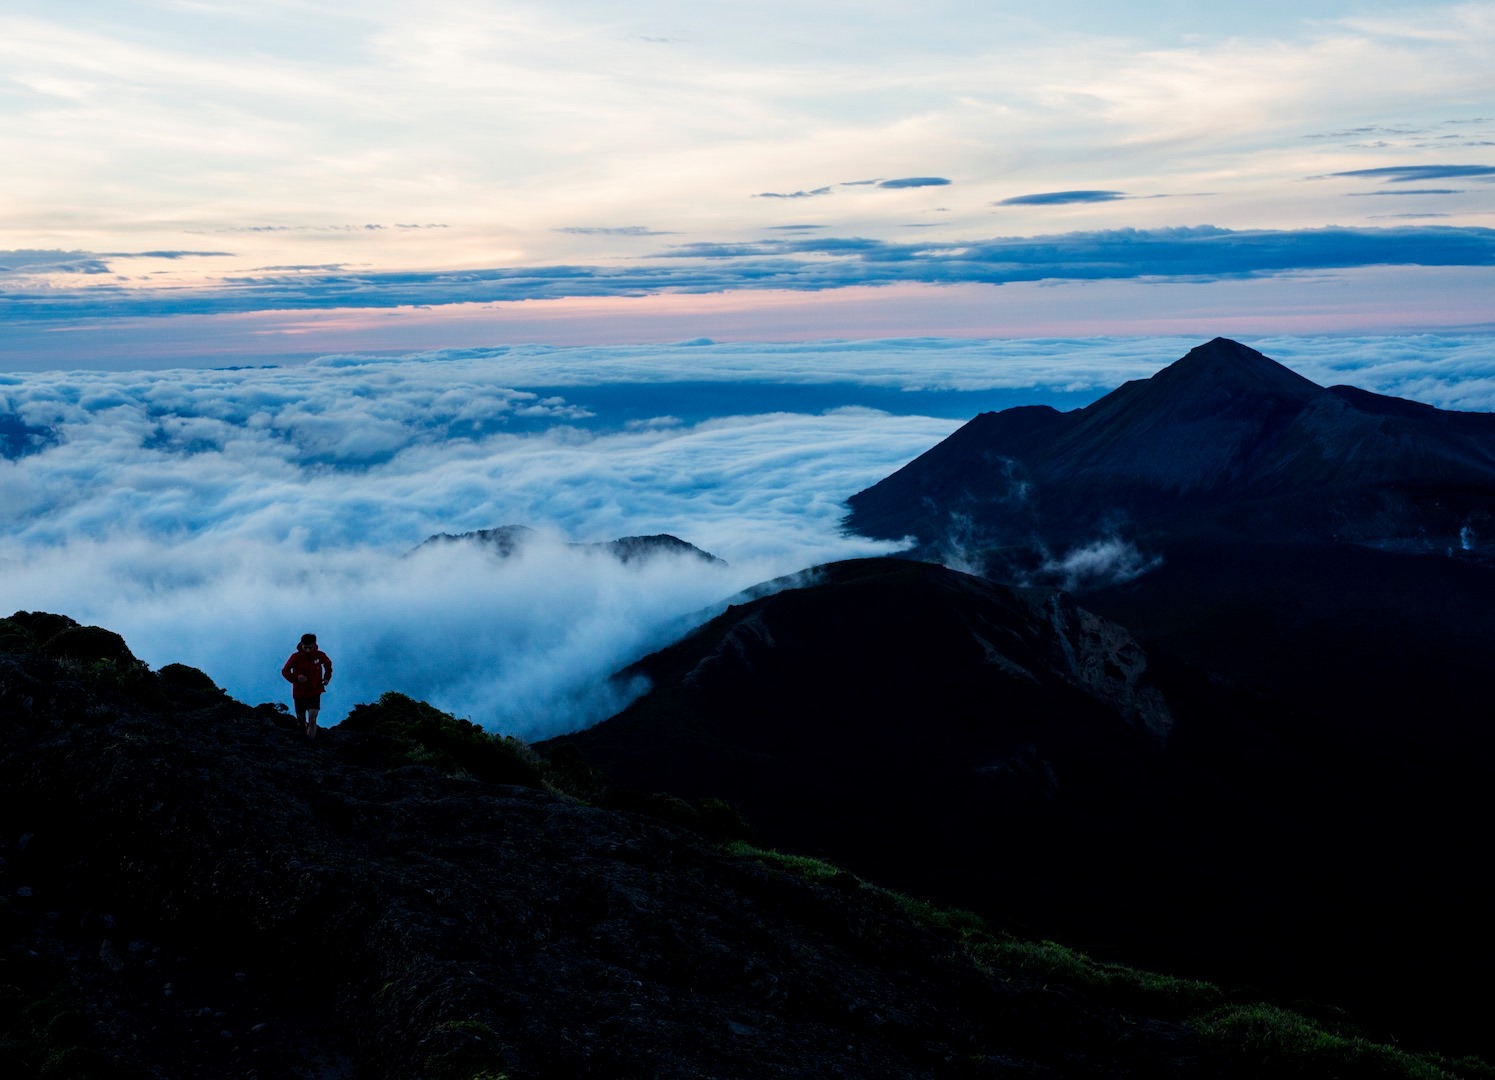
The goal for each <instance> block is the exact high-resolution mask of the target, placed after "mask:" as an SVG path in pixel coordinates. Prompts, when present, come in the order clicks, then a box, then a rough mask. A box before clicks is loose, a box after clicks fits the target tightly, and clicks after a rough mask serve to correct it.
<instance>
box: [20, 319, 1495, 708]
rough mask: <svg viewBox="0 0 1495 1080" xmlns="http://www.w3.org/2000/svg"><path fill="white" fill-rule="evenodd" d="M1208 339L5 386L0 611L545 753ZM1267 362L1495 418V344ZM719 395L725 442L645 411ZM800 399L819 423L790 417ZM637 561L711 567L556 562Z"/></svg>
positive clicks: (174, 374)
mask: <svg viewBox="0 0 1495 1080" xmlns="http://www.w3.org/2000/svg"><path fill="white" fill-rule="evenodd" d="M1198 343H1199V342H1198V341H1197V339H1183V338H1179V339H1086V340H1078V341H1054V340H1048V341H946V340H919V341H896V342H819V343H810V344H800V345H792V344H790V345H726V344H715V343H705V342H695V343H687V344H681V345H676V346H635V347H618V348H609V349H599V348H584V349H557V348H543V347H520V348H507V349H492V350H455V351H448V352H434V353H423V354H418V355H413V356H403V357H367V356H363V357H359V356H332V357H325V358H323V359H322V360H320V361H316V362H313V363H311V364H306V365H299V366H294V367H269V368H254V369H244V370H217V371H212V370H209V371H203V370H176V371H151V372H103V371H73V372H40V373H34V374H13V375H4V374H0V436H3V439H4V442H3V443H0V445H3V446H4V447H5V450H6V454H5V456H4V457H3V458H0V609H3V613H8V612H9V611H12V610H16V609H26V610H49V611H57V612H62V613H65V614H68V615H70V616H72V617H73V618H75V619H78V620H79V621H80V622H84V623H92V624H96V625H101V626H107V627H109V628H111V629H113V630H116V631H118V632H120V633H122V634H123V635H124V636H125V637H126V639H127V641H128V642H129V643H130V645H131V647H132V648H133V649H134V651H135V652H136V654H137V655H139V656H140V657H141V658H142V659H144V660H146V661H147V662H148V663H150V664H152V665H153V666H159V665H161V664H164V663H168V662H173V661H175V662H182V663H188V664H192V665H194V666H197V667H200V668H202V669H203V670H205V671H206V672H208V673H209V674H210V675H211V676H212V677H213V678H214V679H215V680H216V681H218V682H219V684H220V685H222V686H224V687H225V688H226V689H227V690H229V691H230V692H231V693H233V694H234V695H235V696H236V697H240V698H242V699H244V700H248V701H251V702H257V701H264V700H275V699H279V698H283V697H284V696H285V684H284V683H283V682H281V680H280V678H279V674H278V672H279V667H280V665H281V663H282V662H283V661H284V659H285V657H286V655H288V654H289V652H290V650H291V647H292V646H293V644H294V643H295V641H296V639H297V638H298V637H299V635H300V634H301V633H302V632H303V631H306V630H312V631H314V632H316V633H317V634H318V636H319V638H320V640H321V642H322V643H323V645H324V647H325V648H326V649H327V650H328V652H330V653H331V654H332V656H333V659H334V662H335V663H336V665H337V675H336V677H335V679H334V683H333V692H332V695H331V696H330V697H329V699H328V702H327V705H328V719H329V720H330V721H335V720H336V719H337V718H339V717H340V716H341V715H342V714H343V712H345V711H346V709H347V708H348V707H350V706H351V705H352V704H353V703H354V702H357V701H367V700H372V699H373V698H375V697H377V696H378V695H379V694H380V693H381V692H383V691H385V690H399V691H402V692H405V693H408V694H411V695H413V696H416V697H419V698H423V699H425V700H429V701H431V702H433V703H434V704H436V705H438V706H440V707H442V708H445V709H449V710H451V711H454V712H456V713H458V714H461V715H464V716H469V717H471V718H472V719H474V720H476V721H478V722H480V723H483V724H484V725H486V726H488V727H490V728H492V729H495V730H501V731H505V732H510V733H514V734H518V735H522V736H525V737H534V738H538V737H543V736H545V735H549V734H554V733H556V732H558V731H561V730H567V729H571V728H575V727H578V726H583V725H585V724H589V723H592V722H595V721H596V720H598V719H601V718H602V717H605V716H607V715H609V714H610V713H611V712H613V711H615V710H616V709H617V708H618V707H620V706H621V704H622V703H623V702H624V701H626V699H627V695H628V694H629V693H632V692H636V691H637V689H638V688H637V687H618V686H614V685H613V684H611V683H609V682H608V680H607V678H606V677H607V676H608V675H609V674H610V673H611V672H613V671H616V670H618V669H619V668H621V667H623V666H624V665H626V664H627V663H629V662H630V661H632V660H634V659H636V658H637V657H639V656H641V655H643V654H644V653H646V652H648V651H649V650H651V649H653V648H657V647H659V646H661V645H663V644H666V643H667V642H668V641H670V640H672V639H673V638H674V637H676V636H678V635H679V634H681V633H683V632H685V631H686V630H687V629H689V628H690V627H691V626H692V625H695V624H696V623H698V622H700V621H701V620H703V619H704V618H707V617H709V616H710V615H712V614H714V613H715V612H718V611H720V610H722V609H723V608H724V607H725V605H726V604H727V603H728V602H729V601H730V599H731V598H732V597H733V596H734V594H736V593H738V592H739V591H740V590H742V589H745V588H748V587H750V586H753V585H756V584H758V583H760V582H763V581H765V580H768V579H771V578H775V577H778V576H781V575H790V574H794V573H796V572H797V571H800V570H803V569H805V568H807V567H810V566H813V565H815V564H817V563H821V562H826V561H829V560H833V559H839V558H847V557H854V556H860V555H869V554H878V553H884V552H887V551H890V550H892V549H893V546H892V545H887V544H879V543H874V542H871V541H867V540H864V539H860V538H857V537H851V536H847V535H846V534H845V533H844V532H843V531H842V530H841V527H840V522H841V518H842V516H843V514H844V512H845V508H844V500H845V499H846V497H847V496H849V495H851V494H853V493H854V492H856V491H858V490H860V489H862V488H864V487H866V486H868V485H870V484H872V483H874V482H876V481H877V480H879V479H881V478H882V477H883V476H886V475H887V474H888V473H890V472H893V471H894V470H896V469H897V468H899V467H900V466H902V465H903V464H904V463H906V462H907V461H909V460H911V459H912V458H913V457H915V456H917V455H918V454H919V453H922V452H923V451H924V450H926V449H928V448H929V447H930V446H932V445H933V444H935V443H936V442H938V441H940V440H941V439H942V438H944V437H945V436H946V435H948V434H949V433H950V432H951V431H952V430H954V428H955V427H957V426H958V425H959V423H960V422H962V421H963V420H964V419H965V418H967V417H968V416H969V415H971V414H972V413H974V412H975V411H979V410H980V409H982V408H995V407H1002V406H1003V405H1005V404H1007V403H1010V402H1012V401H1015V400H1024V401H1027V400H1037V399H1043V398H1045V397H1046V396H1047V397H1049V398H1052V399H1053V400H1054V401H1056V402H1059V403H1062V404H1063V406H1064V407H1073V406H1074V405H1075V404H1080V403H1083V401H1084V400H1088V399H1090V398H1093V397H1097V396H1099V395H1100V394H1101V393H1103V392H1105V391H1106V390H1109V389H1110V388H1111V387H1114V386H1115V385H1118V384H1119V383H1120V382H1122V381H1125V380H1126V379H1130V378H1141V377H1146V376H1148V375H1150V374H1152V373H1153V372H1154V371H1156V370H1157V369H1158V368H1160V367H1162V366H1163V365H1165V364H1167V363H1169V362H1171V361H1172V360H1174V359H1176V358H1177V357H1178V356H1180V355H1182V354H1183V353H1184V352H1186V351H1187V349H1188V348H1190V347H1192V346H1193V345H1195V344H1198ZM1252 344H1254V345H1255V346H1256V347H1258V348H1260V349H1262V350H1263V351H1265V352H1267V353H1268V355H1271V356H1274V357H1276V358H1277V359H1279V360H1282V361H1283V362H1285V363H1288V364H1289V365H1290V366H1292V367H1294V368H1295V369H1296V370H1298V371H1300V372H1301V373H1302V374H1304V375H1306V376H1308V377H1309V378H1311V379H1314V380H1315V381H1317V382H1320V383H1323V384H1326V385H1328V384H1332V383H1339V382H1347V383H1353V384H1355V385H1359V386H1362V387H1364V388H1366V389H1370V390H1375V391H1379V392H1383V393H1392V394H1396V395H1399V396H1405V397H1412V398H1416V399H1418V400H1423V401H1428V402H1430V403H1432V404H1436V405H1440V406H1443V407H1454V408H1466V409H1468V408H1475V409H1492V408H1495V338H1492V337H1490V336H1481V335H1462V336H1459V335H1447V336H1422V337H1398V338H1343V337H1333V338H1330V337H1325V338H1293V339H1288V338H1277V339H1263V340H1258V341H1253V342H1252ZM707 384H712V385H716V386H718V387H719V392H717V393H714V394H712V395H709V400H710V401H711V402H712V403H713V407H712V409H711V410H709V411H710V412H711V413H712V415H702V414H701V410H697V411H696V412H695V413H692V412H691V411H690V410H688V409H679V410H675V411H673V412H663V413H658V414H655V413H651V412H650V411H649V409H647V408H641V407H640V406H639V405H638V403H639V402H643V403H646V404H647V403H648V402H651V401H662V402H668V401H670V400H671V396H670V393H669V388H670V387H677V388H679V387H686V388H699V387H701V386H703V385H707ZM805 387H815V388H817V390H816V401H817V402H818V405H817V407H816V408H813V409H805V408H804V407H803V406H802V405H789V406H785V407H782V408H775V407H774V403H775V402H776V401H779V400H782V401H784V402H790V403H794V402H802V401H803V400H804V398H803V395H802V393H801V392H802V391H803V390H804V388H805ZM604 391H605V393H604ZM797 393H798V394H800V396H796V394H797ZM1014 394H1021V395H1026V396H1023V397H1013V396H1012V395H1014ZM698 396H699V395H698ZM688 398H689V394H687V393H685V392H684V391H681V392H680V393H677V394H676V395H675V399H674V400H676V401H677V402H680V403H684V402H686V401H687V399H688ZM630 402H631V403H633V404H631V405H629V406H628V407H627V408H624V407H623V406H622V405H621V404H620V403H630ZM599 403H602V404H599ZM734 404H736V405H737V406H738V407H735V408H734V407H733V406H734ZM513 523H522V524H528V525H532V526H535V527H537V528H539V529H540V530H541V532H542V534H543V535H542V538H541V540H540V542H538V543H535V544H533V545H530V546H528V547H526V548H524V549H523V550H522V551H521V552H520V553H519V554H518V555H516V556H514V557H512V558H509V559H502V558H500V557H498V556H497V555H496V554H494V553H493V552H492V551H489V550H485V549H483V548H481V547H479V546H467V545H443V546H440V547H430V548H423V549H420V550H414V549H416V548H417V546H418V545H419V544H420V542H421V541H422V540H424V539H425V538H426V537H428V536H431V535H433V534H436V533H442V532H445V533H459V532H464V531H469V530H476V529H484V528H493V527H495V526H499V525H505V524H513ZM652 533H672V534H674V535H676V536H679V537H681V538H683V539H685V540H688V541H690V542H691V543H694V544H696V545H698V546H699V547H701V548H703V549H705V550H707V551H710V552H712V553H713V554H715V555H717V556H719V557H720V558H722V559H724V560H726V562H725V565H722V564H712V563H707V562H705V561H702V560H698V559H694V558H675V557H670V556H665V557H661V558H659V559H656V560H653V561H650V562H646V563H643V564H631V565H623V564H621V563H619V562H618V561H617V560H615V559H613V558H611V557H609V556H607V555H605V554H602V553H599V552H597V551H592V550H587V549H584V548H577V547H572V546H568V542H573V543H574V542H591V541H603V540H610V539H614V538H617V537H621V536H627V535H640V534H652ZM1086 557H1088V556H1086V553H1085V552H1076V553H1068V554H1066V553H1062V552H1061V553H1056V558H1059V559H1064V558H1070V559H1072V560H1083V558H1086Z"/></svg>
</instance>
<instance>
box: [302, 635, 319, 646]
mask: <svg viewBox="0 0 1495 1080" xmlns="http://www.w3.org/2000/svg"><path fill="white" fill-rule="evenodd" d="M316 643H317V635H316V634H302V635H301V644H303V645H315V644H316Z"/></svg>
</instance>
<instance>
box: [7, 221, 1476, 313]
mask: <svg viewBox="0 0 1495 1080" xmlns="http://www.w3.org/2000/svg"><path fill="white" fill-rule="evenodd" d="M817 193H818V192H815V191H811V192H795V193H791V194H789V195H784V194H774V193H765V195H772V197H776V198H797V197H801V196H805V195H815V194H817ZM87 257H88V256H85V255H84V254H82V253H79V255H78V258H79V259H80V260H82V259H85V258H87ZM92 258H94V259H95V260H98V259H99V257H98V256H92ZM101 265H103V264H102V263H101ZM1379 265H1396V266H1495V229H1488V228H1479V227H1475V226H1435V225H1420V226H1412V225H1406V226H1397V227H1388V228H1342V227H1328V228H1318V229H1297V230H1268V229H1257V230H1232V229H1223V228H1218V227H1216V226H1212V225H1201V226H1193V227H1186V228H1163V229H1112V230H1104V231H1098V232H1074V233H1063V234H1057V235H1053V236H1007V237H995V238H990V239H983V240H969V241H927V242H902V241H889V240H877V239H869V238H865V237H838V236H832V235H821V234H817V235H804V236H800V235H789V236H779V237H771V238H766V239H762V240H757V241H751V242H728V243H719V242H700V243H691V244H680V245H676V246H673V247H670V248H667V249H666V250H664V251H661V252H658V253H656V255H655V256H654V257H653V259H652V261H648V262H644V263H638V264H632V265H620V266H607V267H600V266H587V265H577V266H534V267H505V268H491V269H473V270H462V271H410V272H390V271H379V272H367V273H354V272H349V271H343V272H332V273H309V272H297V273H294V274H274V273H268V274H257V275H244V276H240V277H225V278H222V279H220V280H219V281H217V282H216V283H215V284H213V285H211V286H204V287H202V288H195V289H173V290H159V289H151V288H147V287H129V288H126V287H124V286H122V285H120V284H118V283H117V282H110V283H108V284H99V285H97V286H95V287H91V288H84V287H78V288H62V287H56V286H54V287H49V288H45V289H42V288H35V289H27V288H4V287H0V305H3V308H4V311H5V317H6V318H7V319H12V320H16V321H22V320H25V321H31V320H58V321H65V320H77V319H99V318H110V317H118V316H152V315H180V314H221V313H229V312H246V311H263V310H268V309H272V308H278V309H284V310H307V309H316V308H331V307H338V308H371V307H393V306H399V305H420V304H433V305H434V304H456V303H489V302H512V301H520V300H546V299H558V298H563V297H611V296H624V297H627V296H643V295H647V294H650V293H660V292H681V293H709V292H720V291H728V290H757V289H779V290H796V291H821V290H827V289H838V288H845V287H849V286H860V285H889V284H897V283H909V282H913V283H923V284H935V285H939V284H965V283H976V284H987V285H1001V284H1007V283H1013V282H1032V281H1050V280H1055V281H1057V280H1065V281H1114V280H1135V279H1149V280H1151V279H1158V280H1189V281H1206V280H1217V279H1222V278H1233V277H1248V276H1263V275H1277V274H1286V273H1295V272H1300V271H1305V270H1328V269H1350V268H1355V267H1365V266H1379Z"/></svg>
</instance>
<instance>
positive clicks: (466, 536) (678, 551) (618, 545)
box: [415, 525, 725, 565]
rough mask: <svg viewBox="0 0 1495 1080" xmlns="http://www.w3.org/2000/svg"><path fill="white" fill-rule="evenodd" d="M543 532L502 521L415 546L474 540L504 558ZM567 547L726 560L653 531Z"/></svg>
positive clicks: (620, 556)
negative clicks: (491, 525) (651, 532)
mask: <svg viewBox="0 0 1495 1080" xmlns="http://www.w3.org/2000/svg"><path fill="white" fill-rule="evenodd" d="M542 537H543V534H542V533H541V532H540V531H539V530H537V529H532V528H530V527H529V526H528V525H500V526H499V527H498V528H496V529H476V530H474V531H472V532H465V533H437V534H436V535H434V536H428V537H426V539H425V540H423V541H421V543H420V544H419V546H417V547H416V548H415V550H416V551H419V550H420V549H421V548H424V547H430V546H433V545H438V546H439V545H441V544H459V543H472V544H481V545H482V546H484V547H486V548H488V549H490V550H492V551H494V552H496V553H497V554H498V555H500V556H501V557H503V558H509V557H510V556H512V555H515V554H517V553H518V552H519V551H520V550H521V549H522V548H524V547H525V546H527V545H529V544H533V543H535V542H537V541H539V540H540V539H541V538H542ZM565 546H566V547H568V548H573V549H577V550H581V551H597V552H601V553H604V554H607V555H611V556H613V557H614V558H615V559H617V560H618V561H619V562H621V563H624V564H629V563H642V562H647V561H649V560H650V559H655V558H658V557H659V556H661V555H694V556H695V557H696V558H698V559H700V560H701V561H702V562H708V563H721V564H723V565H725V560H723V559H719V558H717V557H716V556H715V555H713V554H711V552H709V551H703V550H702V549H701V548H698V547H696V545H694V544H692V543H689V542H688V541H685V540H682V539H680V538H679V537H678V536H673V535H671V534H670V533H654V534H652V535H649V536H623V537H619V538H618V539H616V540H607V541H602V542H600V543H592V544H577V543H567V544H566V545H565Z"/></svg>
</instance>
